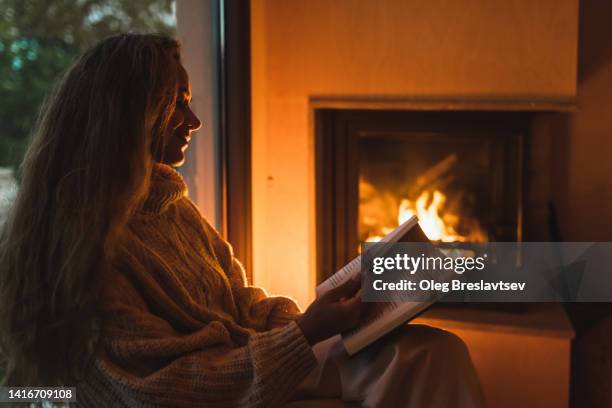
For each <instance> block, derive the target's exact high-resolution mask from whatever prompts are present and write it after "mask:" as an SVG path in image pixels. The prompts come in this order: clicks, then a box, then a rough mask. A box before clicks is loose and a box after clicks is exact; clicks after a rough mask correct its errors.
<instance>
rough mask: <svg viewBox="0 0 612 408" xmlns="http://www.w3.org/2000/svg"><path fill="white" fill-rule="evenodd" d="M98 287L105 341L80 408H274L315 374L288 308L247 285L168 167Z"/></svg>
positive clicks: (158, 174)
mask: <svg viewBox="0 0 612 408" xmlns="http://www.w3.org/2000/svg"><path fill="white" fill-rule="evenodd" d="M126 234H127V236H126V238H128V239H126V240H123V241H125V242H126V244H123V245H122V248H121V252H120V253H121V256H120V257H118V261H117V262H116V264H115V265H114V270H113V272H112V274H111V276H106V277H105V279H104V282H105V284H104V290H103V296H102V327H103V336H102V340H101V347H100V351H99V352H98V355H97V358H96V362H95V365H94V368H93V369H92V371H91V373H90V375H89V376H88V377H87V379H86V380H85V381H83V383H82V384H79V385H78V389H77V399H78V401H79V405H81V406H88V407H90V406H91V407H145V406H146V407H149V406H163V407H196V406H197V407H274V406H278V405H281V404H282V403H283V402H285V401H286V400H287V399H288V398H289V397H290V396H291V394H292V391H293V390H294V389H295V388H296V386H297V385H298V384H299V383H300V382H301V380H302V379H303V378H304V377H305V376H306V375H307V374H308V373H309V372H310V371H311V370H312V368H313V367H314V366H315V365H316V359H315V357H314V354H313V352H312V349H311V348H310V346H309V345H308V343H307V342H306V339H305V338H304V336H303V334H302V332H301V330H300V329H299V327H298V326H297V324H296V323H295V319H296V318H297V316H299V312H300V311H299V309H298V307H297V306H296V304H295V303H294V302H293V301H291V300H290V299H288V298H284V297H268V296H267V295H266V293H265V292H264V291H263V290H262V289H259V288H255V287H251V286H246V283H245V275H244V271H243V269H242V266H241V265H240V263H239V262H238V261H237V260H236V259H235V258H234V257H233V255H232V249H231V247H230V245H229V244H228V243H227V242H226V241H225V240H224V239H223V238H222V237H221V236H220V235H219V234H218V233H217V231H216V230H215V229H214V228H212V227H211V226H210V225H209V224H208V223H207V222H206V221H205V220H204V219H203V218H202V216H201V215H200V213H199V211H198V210H197V208H196V207H195V205H194V204H193V203H192V202H191V200H189V198H188V197H187V188H186V186H185V183H184V181H183V179H182V177H181V176H180V174H179V173H177V172H176V171H175V170H174V169H173V168H172V167H170V166H166V165H163V164H156V165H155V168H154V172H153V175H152V184H151V192H150V194H149V197H148V199H147V200H146V202H145V203H144V204H143V206H142V207H141V209H140V211H139V212H138V214H137V215H136V216H134V217H133V219H132V220H131V221H130V223H129V228H128V230H127V231H126Z"/></svg>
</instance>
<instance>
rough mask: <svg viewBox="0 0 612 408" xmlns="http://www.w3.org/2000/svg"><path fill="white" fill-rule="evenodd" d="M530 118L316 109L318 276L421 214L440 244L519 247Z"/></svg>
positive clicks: (498, 114)
mask: <svg viewBox="0 0 612 408" xmlns="http://www.w3.org/2000/svg"><path fill="white" fill-rule="evenodd" d="M529 115H530V114H528V113H522V112H467V111H466V112H456V111H447V112H444V111H436V112H432V111H373V110H339V109H319V110H316V111H315V130H316V172H317V174H316V193H317V279H318V281H322V280H324V279H325V278H326V277H328V276H330V275H331V274H332V273H333V272H335V271H336V270H337V269H338V268H340V267H341V266H343V265H344V264H345V263H346V262H348V261H349V260H350V259H352V258H353V257H354V256H356V255H357V254H358V251H359V247H360V244H361V243H362V242H364V241H376V240H378V239H380V237H381V236H384V235H385V234H386V233H388V232H389V231H390V230H391V229H393V228H394V227H396V226H397V225H398V223H400V222H401V221H403V220H404V219H407V218H408V217H409V216H411V215H413V214H416V215H417V216H418V217H419V220H420V224H421V227H422V229H423V230H424V232H425V233H426V235H428V237H429V239H430V240H432V241H445V242H456V241H463V242H488V241H520V240H522V239H523V234H522V212H523V192H524V191H525V186H524V184H525V180H524V177H523V174H524V160H523V156H524V154H523V146H524V144H525V139H526V137H528V132H529V126H530V116H529Z"/></svg>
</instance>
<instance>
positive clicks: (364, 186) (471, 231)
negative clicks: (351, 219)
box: [360, 180, 488, 242]
mask: <svg viewBox="0 0 612 408" xmlns="http://www.w3.org/2000/svg"><path fill="white" fill-rule="evenodd" d="M360 191H364V192H366V194H367V198H366V199H365V203H363V202H362V203H361V204H362V207H363V209H364V212H368V211H369V212H370V213H372V214H375V215H378V219H379V221H380V219H387V221H386V222H383V224H384V223H387V224H389V223H390V220H389V219H388V218H387V217H386V215H387V214H389V212H395V211H397V214H398V216H397V223H396V224H395V223H394V224H395V225H380V224H381V223H380V222H378V223H377V222H376V218H377V217H375V216H372V215H371V214H370V215H363V216H362V217H361V223H362V224H363V225H364V226H365V227H366V228H367V230H368V231H370V232H369V234H368V236H367V238H366V241H367V242H378V241H380V240H381V239H382V236H384V235H386V234H388V233H389V232H391V231H392V230H393V228H395V227H397V225H400V224H401V223H403V222H404V221H406V220H408V219H409V218H410V217H412V216H413V215H416V216H417V218H418V219H419V225H420V226H421V229H422V230H423V232H424V233H425V235H427V237H428V238H429V239H430V240H431V241H438V242H486V241H487V240H488V239H487V234H486V233H485V232H484V230H483V229H482V228H481V227H480V224H479V222H478V221H477V220H475V219H467V220H466V219H462V214H456V213H454V212H452V211H450V210H447V209H446V210H445V204H446V203H447V196H446V194H444V193H443V192H442V191H440V190H438V189H425V190H424V191H423V192H422V193H421V194H420V195H419V196H418V197H417V198H416V200H409V199H407V198H403V199H401V200H400V202H399V205H397V201H394V202H395V204H391V201H389V199H388V198H385V199H384V200H381V199H380V196H379V195H378V191H377V190H376V189H375V188H374V186H372V185H371V184H370V183H368V182H366V181H365V180H360ZM362 201H363V200H362ZM364 204H365V205H364ZM392 206H394V208H392ZM374 209H375V210H374ZM360 212H362V211H361V208H360ZM380 214H385V217H381V216H380ZM463 218H465V217H463ZM462 222H463V225H468V226H469V228H467V231H466V232H464V233H463V234H462V233H460V232H459V230H460V228H459V225H460V224H461V223H462Z"/></svg>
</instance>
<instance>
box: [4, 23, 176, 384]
mask: <svg viewBox="0 0 612 408" xmlns="http://www.w3.org/2000/svg"><path fill="white" fill-rule="evenodd" d="M178 59H179V46H178V44H177V42H176V41H175V40H173V39H171V38H168V37H165V36H160V35H149V34H123V35H118V36H114V37H110V38H108V39H106V40H103V41H102V42H100V43H98V44H97V45H96V46H94V47H92V48H91V49H89V50H88V51H86V52H85V53H84V54H83V55H82V56H81V57H80V58H79V59H78V60H77V61H76V62H75V63H74V64H73V65H72V66H71V67H70V68H69V69H68V71H67V72H66V74H65V75H64V77H63V78H62V80H61V81H60V82H59V83H58V84H57V86H56V88H55V90H54V91H53V92H52V93H51V94H50V95H49V96H48V98H47V100H46V102H45V104H44V105H43V108H42V110H41V114H40V117H39V120H38V123H37V125H36V129H35V131H34V132H33V137H32V141H31V143H30V145H29V148H28V150H27V153H26V155H25V158H24V161H23V163H22V165H21V174H22V179H21V184H20V188H19V191H18V194H17V198H16V201H15V203H14V205H13V207H12V209H11V211H10V213H9V216H8V218H7V221H6V222H5V224H4V226H3V227H2V231H1V236H0V355H1V356H3V361H4V364H3V365H4V367H5V370H6V378H5V383H6V384H8V385H54V384H74V381H76V380H78V379H79V378H81V377H82V376H83V375H84V374H85V372H86V370H87V368H88V367H89V366H90V363H91V361H92V358H93V355H94V354H95V349H96V345H97V343H98V342H97V339H98V337H99V333H100V327H99V323H98V319H97V308H98V305H97V302H98V298H99V292H100V289H99V287H100V281H101V276H102V274H103V273H104V272H105V271H106V270H107V268H108V265H109V263H110V262H111V260H112V257H113V254H114V250H115V248H116V246H117V242H118V240H119V238H120V235H121V230H122V228H123V227H124V226H125V224H126V222H127V220H128V219H129V217H130V215H131V214H132V213H133V212H134V211H135V210H136V209H137V207H138V205H139V203H140V202H141V200H142V199H143V198H144V197H145V196H146V193H147V190H148V182H149V178H150V172H151V166H152V162H153V158H154V157H155V158H158V157H160V156H161V154H162V153H163V149H164V135H165V134H166V129H167V126H168V124H169V120H170V117H171V115H172V113H173V111H174V108H175V106H176V98H177V69H178V68H177V67H178Z"/></svg>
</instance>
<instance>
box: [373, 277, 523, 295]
mask: <svg viewBox="0 0 612 408" xmlns="http://www.w3.org/2000/svg"><path fill="white" fill-rule="evenodd" d="M525 286H526V283H525V282H504V281H501V280H500V281H497V282H485V281H484V280H480V282H462V281H460V280H458V279H453V280H451V281H448V282H437V281H435V280H433V279H432V280H427V279H423V280H418V281H413V280H410V279H402V280H400V281H398V282H385V281H383V280H380V279H377V280H374V281H373V282H372V287H373V289H374V290H377V291H417V290H419V291H423V290H435V291H439V292H444V293H446V292H450V291H523V290H525Z"/></svg>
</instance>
